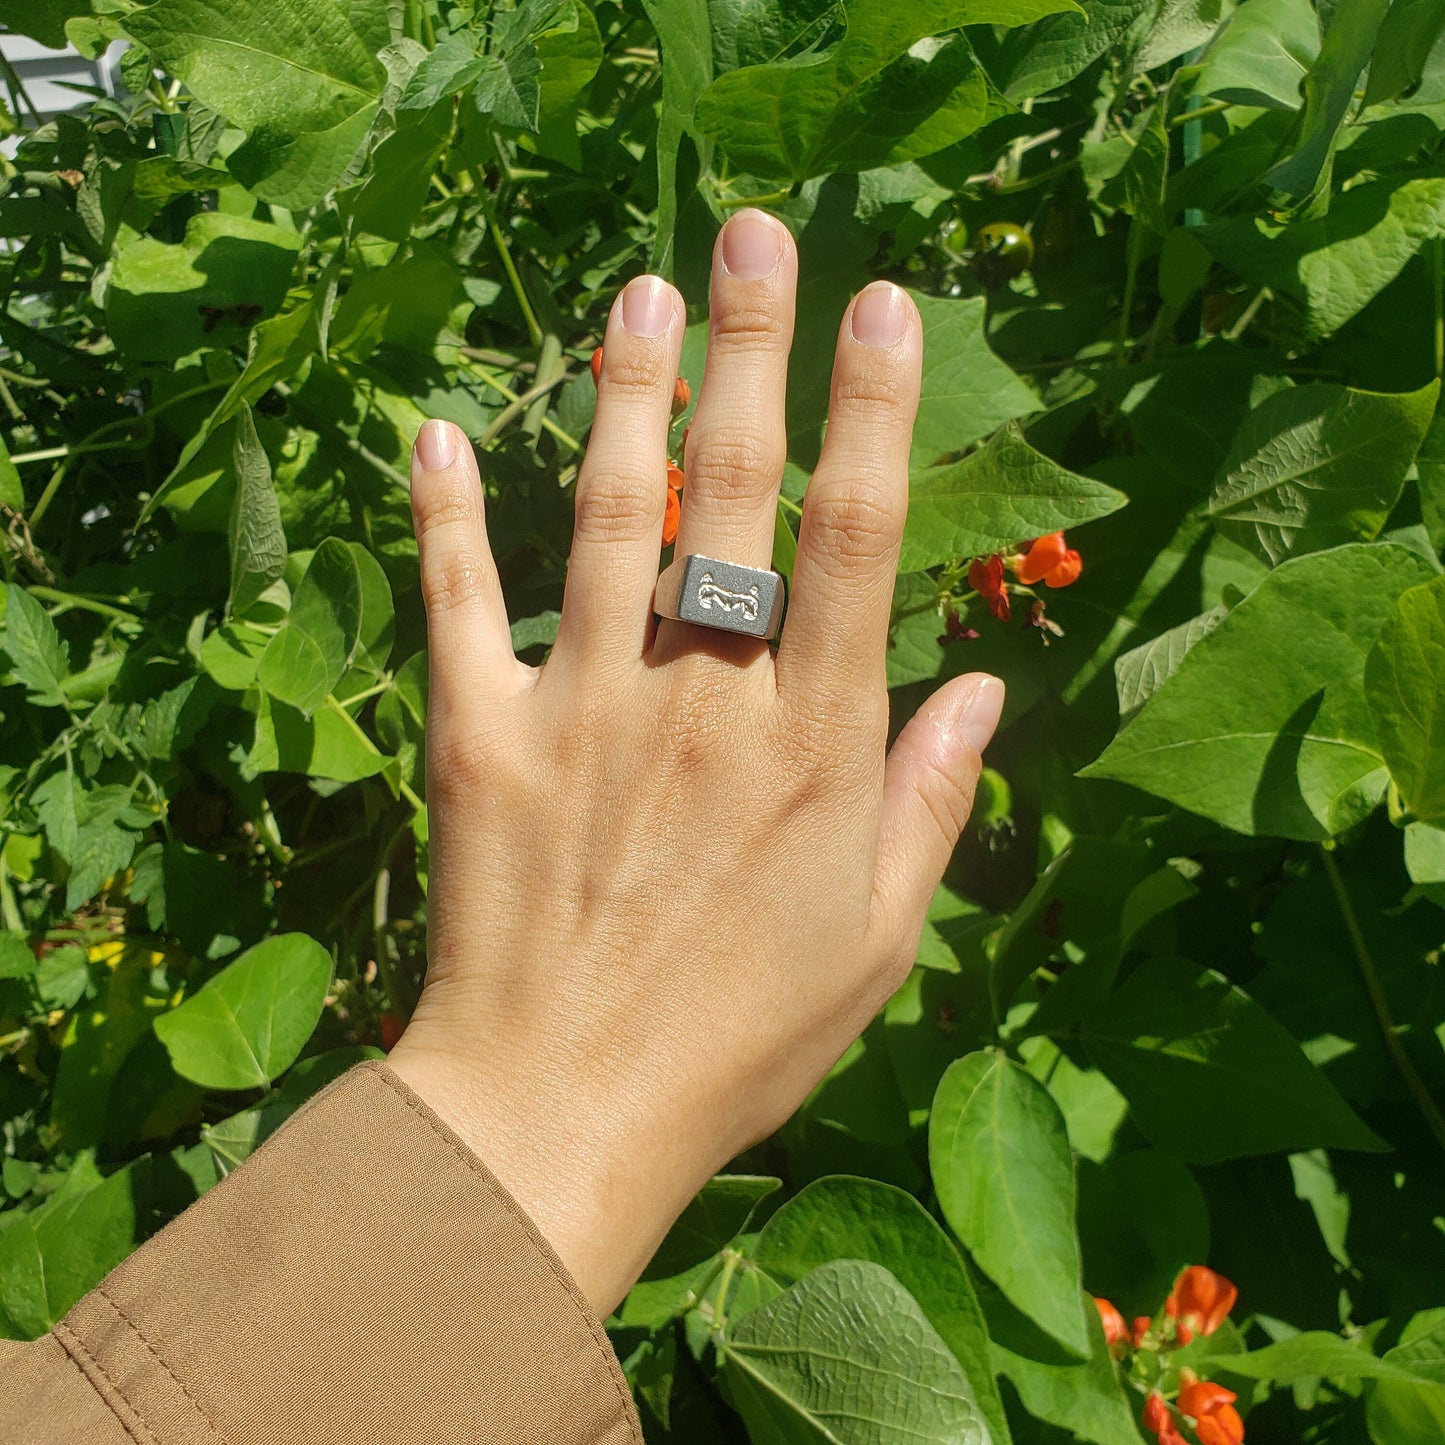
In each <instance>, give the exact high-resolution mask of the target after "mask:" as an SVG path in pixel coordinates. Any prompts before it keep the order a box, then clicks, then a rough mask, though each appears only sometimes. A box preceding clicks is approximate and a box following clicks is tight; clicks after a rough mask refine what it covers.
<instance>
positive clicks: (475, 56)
mask: <svg viewBox="0 0 1445 1445" xmlns="http://www.w3.org/2000/svg"><path fill="white" fill-rule="evenodd" d="M486 59H487V57H486V54H485V52H484V51H482V50H480V49H479V48H478V45H477V41H476V37H474V36H473V35H472V34H471V33H470V32H468V31H463V32H462V33H461V34H459V35H448V36H447V37H446V38H445V39H444V40H443V41H442V42H441V43H440V44H439V45H438V46H437V47H436V49H435V50H433V51H432V52H431V53H430V54H429V55H428V56H427V58H426V59H425V60H423V61H422V63H421V64H420V65H418V66H417V68H416V69H415V70H414V71H412V74H411V79H410V80H409V81H408V82H407V86H406V89H405V90H404V91H403V92H402V95H401V99H400V100H399V101H398V102H397V108H398V109H399V110H430V109H431V108H432V106H434V105H435V104H436V103H437V101H439V100H444V99H446V98H447V97H449V96H453V95H457V94H459V93H460V92H461V91H463V90H465V89H466V88H467V86H469V85H470V84H471V83H472V82H473V81H474V80H475V79H476V78H477V77H478V76H479V75H480V74H481V73H482V71H483V70H484V69H485V68H486Z"/></svg>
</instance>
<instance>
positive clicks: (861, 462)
mask: <svg viewBox="0 0 1445 1445" xmlns="http://www.w3.org/2000/svg"><path fill="white" fill-rule="evenodd" d="M922 367H923V323H922V321H921V320H920V319H919V315H918V308H917V307H915V306H914V304H913V302H912V301H911V300H909V298H908V296H907V294H906V293H905V292H904V291H902V290H901V289H900V288H899V287H897V286H894V285H893V284H892V283H891V282H888V281H876V282H874V284H873V285H872V286H869V287H868V288H867V289H866V290H865V291H862V292H860V293H859V295H858V296H857V297H856V298H855V299H854V302H853V304H852V306H851V307H850V308H849V309H848V314H847V315H846V316H845V317H844V318H843V325H842V328H841V330H840V332H839V336H838V350H837V354H836V357H835V359H834V363H833V399H832V405H831V407H830V409H829V420H828V431H827V435H826V437H825V438H824V441H823V453H822V456H821V457H820V458H819V460H818V469H817V470H816V471H815V472H814V473H813V479H812V481H811V482H810V483H809V484H808V491H807V495H806V496H805V497H804V499H803V520H802V523H801V526H800V529H799V534H798V560H797V562H796V564H795V565H794V568H793V589H792V596H791V598H790V599H789V602H788V612H787V618H786V620H785V622H784V625H783V636H782V641H781V642H780V644H779V646H778V659H777V668H778V672H777V676H778V691H779V692H780V693H787V692H789V691H792V692H802V693H805V694H807V695H809V697H810V700H811V701H812V703H813V704H814V705H815V706H816V705H817V704H820V703H821V704H823V705H825V706H827V707H828V708H829V709H830V710H832V709H833V708H835V707H841V708H846V707H848V706H849V704H850V701H852V702H853V705H854V707H855V708H856V706H857V703H858V702H859V701H861V700H862V699H863V698H865V697H867V698H868V700H869V702H868V705H869V708H870V710H871V709H872V707H873V704H874V703H875V702H876V699H877V696H879V695H881V694H882V690H883V688H884V685H885V649H886V647H887V643H888V622H889V614H890V611H891V608H892V603H893V581H894V577H895V576H896V575H897V571H898V548H899V545H900V543H901V542H902V539H903V523H904V520H905V518H906V516H907V513H908V453H909V448H910V446H911V444H912V440H913V419H914V416H915V415H916V414H917V411H918V393H919V387H920V385H921V376H922Z"/></svg>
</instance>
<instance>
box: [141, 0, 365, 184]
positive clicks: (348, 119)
mask: <svg viewBox="0 0 1445 1445" xmlns="http://www.w3.org/2000/svg"><path fill="white" fill-rule="evenodd" d="M386 12H387V5H386V0H351V3H348V4H347V5H345V6H342V5H338V4H335V3H332V0H270V3H268V4H267V7H266V23H265V24H264V25H258V24H257V23H256V11H255V7H254V5H252V4H251V3H250V0H155V3H154V4H152V5H149V6H147V7H146V8H145V9H141V10H135V11H132V12H131V13H129V14H128V15H127V16H126V18H125V26H126V29H127V30H129V31H130V33H131V35H133V36H134V37H135V39H136V40H137V41H138V42H139V43H140V44H142V45H144V46H146V47H147V48H149V49H150V50H151V52H152V53H153V54H154V55H155V57H156V59H157V60H158V61H159V62H160V64H161V65H162V66H164V67H165V69H166V70H167V71H168V72H169V73H170V74H171V75H174V76H176V77H178V78H179V79H181V80H183V81H184V82H185V83H186V85H187V86H188V87H189V88H190V90H191V93H192V94H193V95H195V96H196V98H197V99H198V100H200V101H202V102H203V103H204V104H205V105H207V106H209V107H210V108H211V109H213V110H216V111H219V112H220V114H222V115H224V116H225V117H226V118H227V119H228V120H230V121H233V122H234V123H235V124H236V125H238V126H239V127H240V128H241V129H242V130H244V131H247V132H249V138H248V140H247V141H246V143H245V144H244V145H242V146H241V147H240V149H239V150H237V151H236V152H235V153H234V154H233V155H232V156H231V158H230V162H229V164H230V166H231V169H232V171H233V172H234V173H235V174H236V175H237V176H238V177H240V178H241V179H242V181H243V183H244V184H245V185H246V186H247V187H248V188H249V189H250V190H252V191H253V192H254V193H255V194H256V195H258V196H259V197H260V198H261V199H262V200H268V201H273V202H275V203H276V204H278V205H285V206H289V207H292V208H301V207H305V206H309V205H311V204H314V203H315V202H316V201H318V200H320V199H321V197H322V196H323V195H325V194H326V192H327V191H328V190H329V189H330V188H331V187H332V186H333V185H335V183H336V182H337V181H338V180H340V178H341V177H342V176H343V175H344V174H345V172H346V170H347V169H348V167H349V166H350V165H351V163H352V160H353V158H354V157H355V155H356V152H357V150H358V148H359V147H360V145H361V143H362V141H363V140H364V139H365V138H366V134H367V131H368V130H369V128H370V126H371V122H372V120H373V119H374V118H375V115H376V111H377V107H378V104H379V102H380V99H381V93H382V89H383V87H384V85H385V82H386V71H385V69H384V68H383V66H382V64H381V62H380V60H378V58H377V54H378V52H379V51H380V50H381V49H382V48H384V47H385V46H386V45H387V44H388V43H389V41H390V38H391V32H390V25H389V23H388V20H387V13H386Z"/></svg>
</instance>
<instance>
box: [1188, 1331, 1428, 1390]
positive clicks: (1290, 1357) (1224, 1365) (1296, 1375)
mask: <svg viewBox="0 0 1445 1445" xmlns="http://www.w3.org/2000/svg"><path fill="white" fill-rule="evenodd" d="M1391 1353H1394V1352H1393V1351H1391ZM1210 1364H1211V1365H1212V1366H1213V1367H1214V1368H1216V1369H1219V1370H1225V1371H1228V1373H1229V1374H1231V1375H1244V1376H1246V1377H1248V1378H1249V1379H1251V1380H1274V1381H1276V1382H1277V1383H1279V1384H1281V1385H1292V1384H1294V1383H1295V1381H1297V1380H1309V1379H1314V1378H1317V1377H1320V1376H1323V1377H1324V1378H1326V1379H1330V1380H1400V1381H1402V1382H1406V1383H1408V1382H1410V1381H1412V1380H1419V1379H1420V1377H1419V1376H1417V1375H1415V1374H1414V1373H1413V1371H1411V1370H1410V1369H1409V1368H1408V1367H1407V1366H1405V1365H1403V1364H1398V1363H1392V1362H1391V1360H1390V1358H1389V1356H1388V1355H1387V1356H1386V1357H1385V1358H1383V1359H1381V1358H1380V1357H1379V1356H1377V1355H1372V1354H1371V1353H1370V1351H1369V1350H1368V1349H1367V1348H1366V1347H1365V1345H1364V1344H1363V1343H1361V1342H1352V1341H1350V1340H1346V1339H1342V1338H1341V1337H1340V1336H1339V1335H1332V1334H1329V1333H1328V1332H1326V1331H1324V1330H1307V1331H1305V1332H1304V1333H1303V1334H1298V1335H1291V1336H1290V1338H1289V1339H1287V1340H1281V1341H1280V1342H1279V1343H1278V1344H1274V1345H1266V1346H1265V1348H1264V1349H1262V1350H1251V1351H1250V1352H1249V1353H1248V1354H1247V1355H1217V1356H1215V1357H1214V1358H1213V1359H1211V1361H1210Z"/></svg>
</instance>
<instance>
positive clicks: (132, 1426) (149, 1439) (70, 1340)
mask: <svg viewBox="0 0 1445 1445" xmlns="http://www.w3.org/2000/svg"><path fill="white" fill-rule="evenodd" d="M53 1333H54V1335H55V1337H56V1339H58V1340H59V1341H60V1343H61V1344H62V1345H63V1346H64V1348H65V1357H66V1359H68V1360H69V1361H70V1363H71V1366H72V1367H73V1368H74V1369H75V1370H77V1371H78V1372H79V1374H80V1378H81V1379H82V1380H84V1381H85V1383H86V1384H87V1385H89V1386H90V1388H91V1389H92V1390H94V1391H95V1393H96V1394H97V1395H98V1396H99V1397H100V1400H101V1403H102V1404H103V1405H104V1406H105V1408H106V1409H107V1410H109V1411H110V1413H111V1415H112V1416H113V1417H114V1418H115V1419H116V1420H117V1421H119V1423H120V1428H121V1429H122V1430H124V1431H125V1433H126V1434H127V1435H129V1436H130V1438H131V1439H132V1440H134V1441H136V1442H137V1445H156V1437H155V1435H154V1434H153V1433H152V1431H151V1429H150V1427H149V1426H148V1425H147V1424H146V1423H145V1420H144V1419H143V1418H142V1416H141V1413H140V1411H139V1410H137V1409H136V1407H135V1406H134V1405H133V1404H132V1403H131V1401H130V1398H129V1396H127V1394H126V1393H125V1391H124V1390H122V1389H121V1387H120V1385H119V1384H118V1383H117V1381H116V1380H114V1379H113V1378H112V1377H111V1375H110V1373H109V1372H108V1371H107V1370H106V1368H105V1366H104V1365H102V1364H101V1363H100V1361H99V1360H97V1359H96V1357H95V1356H94V1355H93V1354H91V1352H90V1351H89V1350H88V1349H87V1348H86V1345H85V1341H84V1340H82V1339H81V1338H80V1336H79V1335H77V1334H76V1333H75V1331H74V1330H72V1329H70V1328H69V1327H68V1326H67V1325H66V1324H65V1323H64V1322H63V1321H62V1322H60V1323H58V1324H56V1325H55V1327H54V1330H53ZM77 1354H80V1355H83V1356H84V1357H85V1365H82V1364H81V1362H80V1361H79V1360H78V1359H76V1355H77ZM86 1365H89V1367H90V1368H89V1369H87V1368H86ZM92 1370H93V1371H94V1372H95V1374H97V1375H99V1376H100V1378H101V1379H102V1380H104V1381H105V1383H106V1384H107V1385H109V1386H110V1388H111V1389H112V1390H114V1391H115V1393H116V1395H117V1397H118V1398H119V1399H120V1401H121V1403H122V1404H123V1405H124V1406H125V1407H126V1409H127V1410H129V1411H130V1413H131V1415H132V1416H134V1419H133V1420H127V1419H126V1418H125V1416H124V1415H122V1414H121V1413H120V1411H119V1410H117V1409H116V1408H115V1406H114V1405H112V1404H111V1402H110V1401H109V1400H107V1399H106V1398H105V1392H104V1391H103V1390H101V1388H100V1387H99V1386H98V1385H97V1384H96V1383H95V1380H94V1378H93V1377H92V1375H91V1371H92ZM138 1432H139V1433H138Z"/></svg>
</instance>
